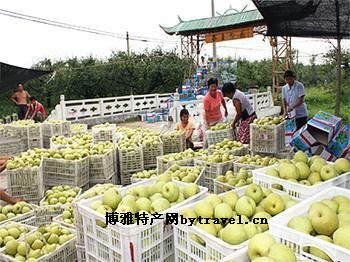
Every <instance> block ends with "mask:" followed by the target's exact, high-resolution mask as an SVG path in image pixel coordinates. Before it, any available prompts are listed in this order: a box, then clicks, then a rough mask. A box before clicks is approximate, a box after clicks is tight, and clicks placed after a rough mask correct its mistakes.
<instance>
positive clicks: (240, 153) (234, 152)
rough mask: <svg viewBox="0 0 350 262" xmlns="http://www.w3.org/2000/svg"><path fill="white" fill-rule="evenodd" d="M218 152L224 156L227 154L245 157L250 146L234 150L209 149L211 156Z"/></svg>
mask: <svg viewBox="0 0 350 262" xmlns="http://www.w3.org/2000/svg"><path fill="white" fill-rule="evenodd" d="M216 152H219V153H223V154H224V153H227V154H230V155H234V156H243V155H246V154H247V153H248V146H247V145H243V146H242V147H237V148H235V149H232V150H224V149H213V148H209V149H208V154H209V155H213V154H214V153H216Z"/></svg>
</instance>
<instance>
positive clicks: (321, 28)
mask: <svg viewBox="0 0 350 262" xmlns="http://www.w3.org/2000/svg"><path fill="white" fill-rule="evenodd" d="M253 2H254V4H255V6H256V7H257V8H258V10H259V11H260V13H261V14H262V16H263V17H264V20H265V22H266V24H267V28H268V31H267V35H268V36H298V37H317V38H344V39H349V38H350V0H253Z"/></svg>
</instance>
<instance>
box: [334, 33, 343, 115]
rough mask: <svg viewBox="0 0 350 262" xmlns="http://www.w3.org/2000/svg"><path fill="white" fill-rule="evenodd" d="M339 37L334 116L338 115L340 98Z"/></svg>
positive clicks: (338, 39) (338, 42)
mask: <svg viewBox="0 0 350 262" xmlns="http://www.w3.org/2000/svg"><path fill="white" fill-rule="evenodd" d="M340 41H341V39H340V37H338V38H337V50H336V51H337V54H336V60H337V74H336V75H337V79H336V93H335V113H334V114H335V115H336V116H339V115H340V96H341V46H340Z"/></svg>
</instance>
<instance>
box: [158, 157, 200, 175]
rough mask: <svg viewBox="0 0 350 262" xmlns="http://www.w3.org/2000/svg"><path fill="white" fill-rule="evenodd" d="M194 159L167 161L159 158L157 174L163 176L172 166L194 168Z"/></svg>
mask: <svg viewBox="0 0 350 262" xmlns="http://www.w3.org/2000/svg"><path fill="white" fill-rule="evenodd" d="M194 159H195V158H194V157H193V158H187V159H182V160H173V161H168V160H165V159H164V158H163V157H162V156H159V157H157V172H158V174H163V173H164V172H165V171H166V170H167V169H168V168H170V167H171V166H172V165H175V164H176V165H179V166H193V165H194Z"/></svg>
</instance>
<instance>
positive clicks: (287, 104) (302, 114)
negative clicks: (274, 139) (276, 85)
mask: <svg viewBox="0 0 350 262" xmlns="http://www.w3.org/2000/svg"><path fill="white" fill-rule="evenodd" d="M284 81H285V82H286V85H284V86H283V87H282V98H283V113H284V115H285V116H287V115H288V114H289V113H291V112H292V111H295V122H296V126H297V130H299V129H300V128H302V127H303V126H304V125H305V124H306V123H307V107H306V103H305V101H304V97H305V90H304V85H303V84H302V83H300V82H299V81H296V80H295V74H294V72H293V71H291V70H287V71H286V72H285V73H284Z"/></svg>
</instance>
